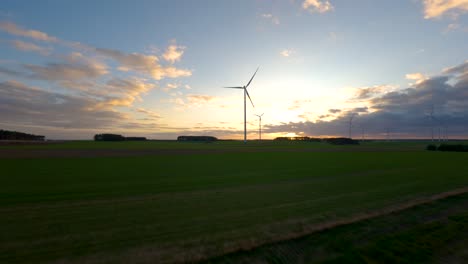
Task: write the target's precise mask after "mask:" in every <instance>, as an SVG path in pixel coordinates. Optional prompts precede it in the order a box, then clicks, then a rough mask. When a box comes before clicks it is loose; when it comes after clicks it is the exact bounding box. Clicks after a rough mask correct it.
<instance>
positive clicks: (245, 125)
mask: <svg viewBox="0 0 468 264" xmlns="http://www.w3.org/2000/svg"><path fill="white" fill-rule="evenodd" d="M258 68H260V67H258ZM258 68H257V70H256V71H255V73H254V74H253V75H252V78H250V81H249V82H248V83H247V84H246V85H244V86H235V87H224V88H230V89H242V90H244V144H246V143H247V99H246V96H248V97H249V100H250V103H252V106H253V107H255V106H254V104H253V102H252V98H250V95H249V92H248V91H247V87H249V85H250V83H251V82H252V80H253V78H254V77H255V74H257V71H258Z"/></svg>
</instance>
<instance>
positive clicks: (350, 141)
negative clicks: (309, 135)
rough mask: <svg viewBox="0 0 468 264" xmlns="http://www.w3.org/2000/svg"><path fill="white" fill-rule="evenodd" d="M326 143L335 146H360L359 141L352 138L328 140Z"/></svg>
mask: <svg viewBox="0 0 468 264" xmlns="http://www.w3.org/2000/svg"><path fill="white" fill-rule="evenodd" d="M325 141H326V142H327V143H330V144H333V145H359V141H358V140H354V139H351V138H327V139H325Z"/></svg>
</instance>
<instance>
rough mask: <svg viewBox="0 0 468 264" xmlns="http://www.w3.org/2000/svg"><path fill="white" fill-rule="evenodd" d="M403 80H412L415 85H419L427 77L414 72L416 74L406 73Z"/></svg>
mask: <svg viewBox="0 0 468 264" xmlns="http://www.w3.org/2000/svg"><path fill="white" fill-rule="evenodd" d="M405 78H406V79H408V80H413V81H415V82H416V84H418V83H421V82H423V81H424V80H426V79H427V76H426V75H424V74H422V73H420V72H416V73H408V74H406V75H405Z"/></svg>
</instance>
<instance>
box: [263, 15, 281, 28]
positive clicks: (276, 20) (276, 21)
mask: <svg viewBox="0 0 468 264" xmlns="http://www.w3.org/2000/svg"><path fill="white" fill-rule="evenodd" d="M260 17H262V18H264V19H267V20H269V21H270V22H271V23H272V24H274V25H279V24H280V20H279V18H278V17H276V16H274V15H273V14H270V13H266V14H261V15H260Z"/></svg>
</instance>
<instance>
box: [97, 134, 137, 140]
mask: <svg viewBox="0 0 468 264" xmlns="http://www.w3.org/2000/svg"><path fill="white" fill-rule="evenodd" d="M94 140H95V141H145V140H146V138H145V137H124V136H122V135H118V134H96V135H94Z"/></svg>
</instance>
